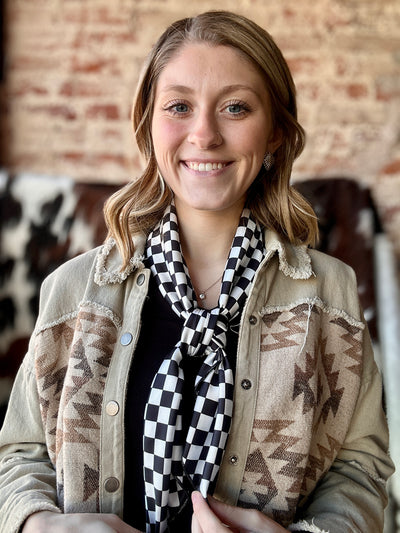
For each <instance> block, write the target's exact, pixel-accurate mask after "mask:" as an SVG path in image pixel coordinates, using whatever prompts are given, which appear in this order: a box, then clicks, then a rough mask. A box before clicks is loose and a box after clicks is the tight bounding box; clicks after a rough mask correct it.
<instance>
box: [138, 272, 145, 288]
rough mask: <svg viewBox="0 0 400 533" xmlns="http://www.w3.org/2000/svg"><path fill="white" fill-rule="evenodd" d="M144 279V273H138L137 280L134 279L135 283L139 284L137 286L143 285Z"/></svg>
mask: <svg viewBox="0 0 400 533" xmlns="http://www.w3.org/2000/svg"><path fill="white" fill-rule="evenodd" d="M145 280H146V276H145V275H144V274H139V275H138V277H137V280H136V283H137V284H138V285H139V287H140V286H141V285H143V283H144V282H145Z"/></svg>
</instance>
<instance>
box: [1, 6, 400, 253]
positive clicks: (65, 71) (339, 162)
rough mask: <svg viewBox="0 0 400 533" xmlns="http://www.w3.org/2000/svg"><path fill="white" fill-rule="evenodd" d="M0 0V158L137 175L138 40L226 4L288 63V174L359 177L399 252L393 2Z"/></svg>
mask: <svg viewBox="0 0 400 533" xmlns="http://www.w3.org/2000/svg"><path fill="white" fill-rule="evenodd" d="M3 2H4V3H5V7H6V16H5V17H6V18H5V20H6V34H7V42H6V51H7V55H6V65H5V67H6V70H5V75H6V79H5V83H3V84H1V88H0V98H1V99H2V102H1V105H0V113H1V116H0V118H1V124H0V128H1V139H2V140H1V164H2V165H6V166H7V167H8V168H10V169H11V170H12V171H19V170H30V171H33V172H38V173H44V174H49V175H70V176H73V177H74V178H75V179H77V180H96V181H98V180H101V181H107V182H110V181H111V182H121V183H122V182H124V181H126V180H127V179H129V177H131V176H135V175H137V174H138V172H139V168H140V161H139V157H138V154H137V151H136V148H135V145H134V141H133V136H132V133H131V126H130V120H129V117H130V107H131V101H132V96H133V93H134V89H135V84H136V80H137V78H138V72H139V69H140V65H141V62H142V60H143V58H144V56H145V55H146V53H147V51H148V50H149V47H150V46H151V44H152V43H153V42H154V40H155V38H156V37H157V36H158V35H159V33H160V32H161V31H162V29H163V28H164V27H165V25H166V24H168V23H169V22H171V21H172V20H175V19H176V18H180V17H182V16H186V15H191V14H194V13H196V12H198V11H204V10H207V9H215V8H225V9H231V10H236V11H238V12H240V13H243V14H244V15H246V16H248V17H250V18H253V19H254V20H256V21H257V22H258V23H259V24H261V25H263V26H264V27H265V28H266V29H267V30H268V31H269V32H270V33H271V34H272V35H273V36H274V38H275V39H276V41H277V43H278V44H279V45H280V47H281V48H282V50H283V52H284V54H285V56H286V58H287V60H288V62H289V64H290V66H291V69H292V72H293V75H294V78H295V81H296V84H297V87H298V93H299V106H300V118H301V122H302V123H303V125H304V127H305V128H306V131H307V134H308V144H307V148H306V150H305V152H304V154H303V155H302V157H301V158H300V159H299V161H298V163H297V164H296V168H295V173H294V178H295V179H297V178H305V177H306V178H309V177H316V176H332V175H335V176H350V177H355V178H356V179H359V180H361V181H362V182H365V183H366V184H367V185H369V186H371V187H372V189H373V192H374V196H375V198H376V201H377V203H378V206H379V210H380V213H381V216H382V219H383V221H384V224H385V227H386V229H387V230H388V231H389V233H390V235H391V237H392V240H393V242H394V243H395V245H396V248H397V250H398V252H399V254H400V141H399V139H400V135H399V133H400V120H399V119H400V116H399V115H400V105H399V102H400V33H399V27H400V3H399V2H398V0H319V1H316V0H283V1H281V2H277V1H275V0H224V1H219V0H213V1H209V0H198V1H197V2H193V4H192V3H189V2H187V1H186V0H185V1H184V0H113V1H112V2H111V1H110V0H64V1H63V0H3ZM192 5H193V6H194V7H188V6H192Z"/></svg>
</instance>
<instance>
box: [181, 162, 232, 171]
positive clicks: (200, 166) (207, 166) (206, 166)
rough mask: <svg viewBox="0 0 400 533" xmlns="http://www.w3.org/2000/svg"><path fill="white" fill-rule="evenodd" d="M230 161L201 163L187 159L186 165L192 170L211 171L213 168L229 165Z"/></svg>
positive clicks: (217, 168) (218, 168)
mask: <svg viewBox="0 0 400 533" xmlns="http://www.w3.org/2000/svg"><path fill="white" fill-rule="evenodd" d="M227 164H228V163H223V162H215V161H212V162H211V161H204V162H201V163H199V162H198V161H185V165H186V166H187V167H188V168H190V169H191V170H196V171H198V172H210V171H211V170H220V169H221V168H224V167H226V166H227Z"/></svg>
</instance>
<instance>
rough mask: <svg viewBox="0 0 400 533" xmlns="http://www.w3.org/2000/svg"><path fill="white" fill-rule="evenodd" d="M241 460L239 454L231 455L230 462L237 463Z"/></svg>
mask: <svg viewBox="0 0 400 533" xmlns="http://www.w3.org/2000/svg"><path fill="white" fill-rule="evenodd" d="M238 460H239V457H238V456H237V455H231V456H230V457H229V462H230V463H231V465H235V464H236V463H237V462H238Z"/></svg>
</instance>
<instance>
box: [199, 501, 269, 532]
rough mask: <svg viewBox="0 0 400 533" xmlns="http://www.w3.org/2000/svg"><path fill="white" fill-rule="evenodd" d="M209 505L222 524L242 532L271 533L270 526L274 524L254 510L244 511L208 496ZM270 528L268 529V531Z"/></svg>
mask: <svg viewBox="0 0 400 533" xmlns="http://www.w3.org/2000/svg"><path fill="white" fill-rule="evenodd" d="M207 500H208V503H209V506H210V508H211V509H212V511H213V512H214V514H215V515H216V516H217V517H218V518H219V520H220V521H221V522H223V523H224V524H227V525H228V526H230V527H232V529H233V528H238V529H239V530H240V531H243V532H245V531H253V532H254V533H256V532H262V531H269V528H268V527H269V526H270V525H273V524H274V522H273V521H272V520H271V519H270V518H268V517H267V516H265V515H262V514H261V513H259V512H257V511H255V510H254V509H243V508H241V507H234V506H232V505H228V504H226V503H223V502H220V501H218V500H216V499H215V498H213V497H212V496H208V498H207ZM267 528H268V529H267Z"/></svg>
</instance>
